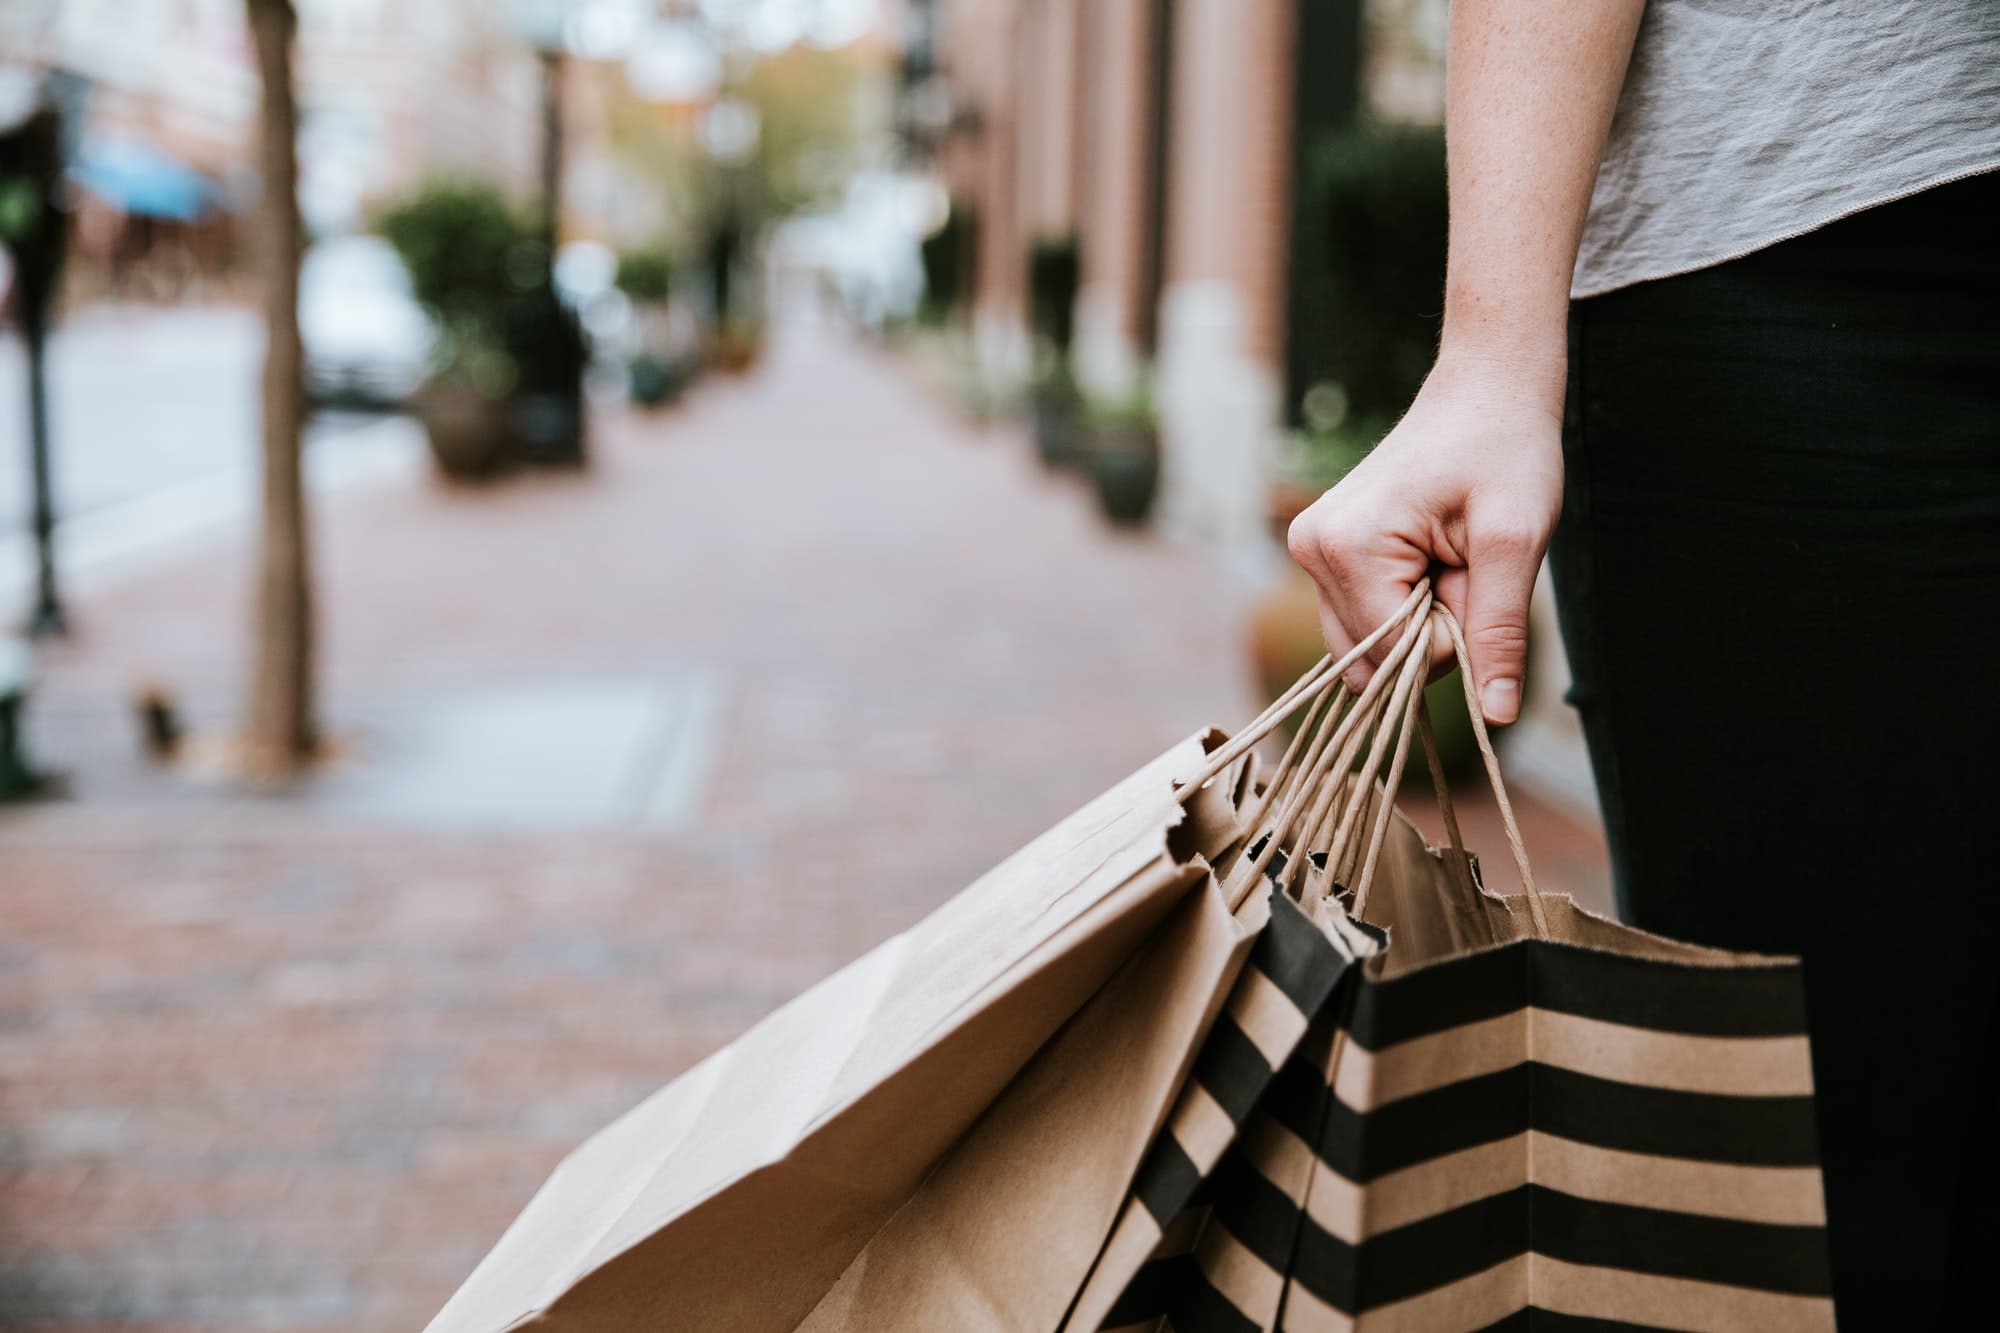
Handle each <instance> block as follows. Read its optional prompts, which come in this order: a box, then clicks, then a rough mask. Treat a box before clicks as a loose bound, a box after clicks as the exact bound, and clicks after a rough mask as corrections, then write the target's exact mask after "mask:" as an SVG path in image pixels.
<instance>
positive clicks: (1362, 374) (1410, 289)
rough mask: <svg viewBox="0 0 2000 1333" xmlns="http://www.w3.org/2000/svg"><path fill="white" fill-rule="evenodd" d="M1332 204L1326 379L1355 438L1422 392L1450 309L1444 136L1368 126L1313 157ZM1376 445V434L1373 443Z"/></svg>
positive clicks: (1317, 179) (1316, 181)
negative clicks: (1336, 390) (1342, 399)
mask: <svg viewBox="0 0 2000 1333" xmlns="http://www.w3.org/2000/svg"><path fill="white" fill-rule="evenodd" d="M1311 176H1312V181H1313V188H1315V189H1318V190H1320V191H1321V192H1322V193H1323V197H1324V198H1325V200H1326V205H1327V232H1326V243H1327V246H1328V250H1327V255H1328V259H1329V263H1328V278H1329V282H1328V290H1327V292H1326V293H1325V300H1326V309H1327V318H1328V326H1329V327H1328V342H1329V349H1328V350H1329V364H1327V365H1326V366H1324V367H1323V369H1324V372H1325V374H1326V375H1327V377H1328V378H1329V379H1331V380H1332V381H1334V382H1335V383H1336V384H1338V385H1339V386H1340V388H1341V389H1342V390H1343V391H1344V393H1345V395H1346V406H1347V418H1348V420H1347V423H1346V428H1347V429H1348V430H1350V431H1351V432H1352V433H1353V434H1354V435H1357V436H1363V435H1371V433H1372V434H1373V435H1376V436H1379V434H1380V433H1381V432H1382V431H1384V430H1386V429H1387V427H1388V425H1389V424H1390V423H1393V422H1394V421H1395V419H1396V418H1397V417H1398V416H1400V415H1401V414H1402V412H1403V410H1404V409H1405V408H1406V407H1408V406H1409V404H1410V400H1411V399H1412V398H1414V397H1416V393H1417V390H1418V388H1419V387H1421V386H1422V384H1423V379H1424V375H1425V374H1426V373H1427V372H1428V371H1429V369H1430V365H1431V361H1432V359H1433V358H1434V357H1435V356H1436V355H1437V344H1438V333H1439V330H1440V328H1441V326H1442V323H1443V315H1444V267H1445V237H1446V204H1445V157H1444V135H1443V132H1442V131H1440V130H1436V129H1430V128H1422V127H1412V126H1385V125H1365V126H1362V127H1360V128H1357V129H1354V130H1351V131H1347V132H1344V133H1342V134H1340V135H1338V136H1335V137H1334V138H1332V139H1330V140H1328V141H1327V142H1326V143H1325V144H1324V145H1322V146H1321V148H1320V150H1319V151H1318V152H1317V153H1316V154H1315V155H1314V158H1313V162H1312V166H1311ZM1370 442H1371V443H1372V439H1371V441H1370Z"/></svg>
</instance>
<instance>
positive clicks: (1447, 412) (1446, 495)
mask: <svg viewBox="0 0 2000 1333" xmlns="http://www.w3.org/2000/svg"><path fill="white" fill-rule="evenodd" d="M1643 8H1644V0H1586V3H1584V4H1580V5H1548V4H1545V3H1541V0H1454V2H1453V4H1452V7H1451V33H1450V45H1449V56H1448V67H1447V71H1446V84H1445V106H1446V111H1445V136H1446V144H1447V158H1448V165H1449V170H1450V174H1451V258H1450V263H1449V266H1448V272H1447V276H1446V280H1445V302H1444V336H1443V340H1442V343H1441V345H1440V347H1439V349H1438V356H1437V361H1436V363H1435V365H1434V366H1433V367H1432V369H1431V373H1430V375H1429V376H1428V377H1427V378H1426V379H1425V381H1424V386H1423V388H1422V389H1421V390H1420V391H1419V392H1418V394H1417V398H1416V401H1415V402H1414V403H1412V404H1411V405H1410V410H1409V411H1408V412H1407V413H1406V414H1405V415H1404V417H1403V419H1402V421H1400V422H1399V423H1398V424H1397V426H1396V428H1395V429H1394V430H1392V431H1390V432H1389V434H1388V436H1387V437H1386V438H1384V439H1383V441H1382V443H1381V444H1380V445H1379V446H1377V448H1376V449H1375V451H1374V452H1373V453H1371V454H1370V455H1369V456H1368V457H1367V459H1365V460H1364V461H1363V462H1362V463H1361V464H1360V466H1358V467H1356V468H1355V469H1354V471H1353V472H1352V473H1350V474H1349V475H1348V476H1347V478H1346V479H1345V480H1343V481H1342V482H1341V483H1340V485H1338V486H1336V487H1334V488H1333V489H1332V490H1330V491H1328V492H1327V493H1326V494H1325V495H1323V496H1321V497H1320V499H1319V500H1318V501H1317V502H1316V503H1315V504H1314V505H1313V506H1312V507H1311V508H1310V509H1308V510H1306V511H1305V512H1304V513H1303V514H1301V515H1299V518H1298V521H1297V522H1295V523H1294V524H1293V525H1292V530H1291V536H1290V547H1291V552H1292V558H1293V559H1295V560H1296V561H1298V563H1299V565H1300V567H1301V568H1303V569H1304V570H1305V571H1306V573H1308V574H1310V575H1311V576H1312V578H1313V581H1314V583H1315V584H1317V585H1318V588H1319V602H1320V625H1321V628H1322V630H1323V631H1324V632H1325V635H1326V641H1327V646H1328V648H1329V649H1331V650H1332V651H1333V652H1334V653H1336V654H1339V653H1344V652H1346V651H1347V650H1348V649H1349V648H1351V647H1352V646H1353V645H1354V644H1355V643H1356V642H1357V641H1358V640H1360V639H1361V638H1362V637H1363V636H1364V635H1366V634H1367V633H1368V632H1369V631H1370V630H1372V629H1373V628H1374V627H1375V626H1376V625H1378V624H1380V623H1381V622H1382V621H1383V620H1386V619H1387V618H1388V617H1389V615H1390V613H1391V612H1393V611H1394V610H1395V608H1396V606H1397V605H1398V604H1399V603H1400V602H1401V601H1402V599H1403V597H1404V595H1405V594H1406V593H1407V592H1408V591H1409V589H1410V588H1411V586H1412V585H1413V584H1415V582H1416V581H1417V580H1418V579H1420V578H1422V577H1423V576H1424V573H1425V572H1426V570H1427V569H1428V568H1429V567H1430V565H1431V564H1432V562H1433V561H1435V562H1436V563H1437V564H1439V565H1440V566H1442V568H1443V573H1442V574H1441V575H1440V576H1439V579H1438V585H1437V586H1438V595H1439V597H1440V598H1442V599H1443V601H1444V602H1445V604H1446V605H1447V606H1449V607H1450V608H1451V609H1452V611H1453V612H1454V613H1455V614H1456V615H1457V616H1458V617H1459V619H1460V620H1461V621H1463V622H1464V625H1465V632H1466V638H1467V642H1468V646H1469V647H1470V648H1471V651H1472V671H1473V677H1474V682H1475V684H1476V685H1477V686H1478V689H1479V699H1480V703H1481V709H1482V711H1483V712H1484V713H1485V714H1486V717H1487V719H1488V720H1489V721H1491V722H1494V723H1507V722H1512V721H1513V720H1514V718H1515V717H1516V715H1517V714H1518V712H1519V710H1520V700H1521V678H1522V674H1523V672H1524V671H1525V670H1526V667H1527V633H1528V598H1529V595H1530V594H1531V593H1532V592H1533V590H1534V583H1535V573H1536V571H1537V570H1538V569H1539V568H1540V567H1541V561H1542V553H1543V552H1544V551H1545V550H1546V549H1547V548H1548V543H1549V536H1550V534H1551V533H1552V532H1553V531H1554V530H1555V524H1556V518H1557V515H1558V514H1559V512H1560V510H1561V507H1562V439H1561V427H1562V404H1563V377H1564V374H1565V371H1566V369H1567V366H1566V356H1565V350H1564V348H1565V321H1566V318H1567V312H1568V308H1569V283H1570V275H1571V270H1572V269H1573V268H1574V267H1575V263H1576V247H1577V241H1578V239H1579V237H1580V236H1581V235H1582V232H1583V219H1584V214H1585V213H1586V211H1587V210H1588V209H1589V206H1590V191H1591V186H1592V184H1593V183H1594V182H1595V180H1596V177H1597V161H1598V157H1599V155H1600V154H1601V153H1602V152H1603V150H1604V136H1605V133H1606V131H1607V129H1608V128H1609V126H1610V124H1611V113H1612V110H1613V108H1614V107H1615V106H1616V105H1617V101H1618V90H1619V87H1620V85H1621V84H1622V83H1623V82H1624V79H1625V64H1626V61H1627V59H1628V58H1629V57H1630V55H1631V51H1632V41H1633V38H1634V36H1635V34H1636V33H1637V31H1638V27H1639V15H1640V11H1641V10H1642V9H1643Z"/></svg>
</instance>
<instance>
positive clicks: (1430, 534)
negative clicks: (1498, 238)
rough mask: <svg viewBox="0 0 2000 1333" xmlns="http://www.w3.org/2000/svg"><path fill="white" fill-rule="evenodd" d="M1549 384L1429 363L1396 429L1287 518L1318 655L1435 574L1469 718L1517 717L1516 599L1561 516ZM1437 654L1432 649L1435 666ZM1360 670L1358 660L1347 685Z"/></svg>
mask: <svg viewBox="0 0 2000 1333" xmlns="http://www.w3.org/2000/svg"><path fill="white" fill-rule="evenodd" d="M1561 380H1562V376H1561V370H1560V368H1557V369H1556V370H1555V372H1554V376H1553V381H1554V383H1555V384H1556V385H1557V386H1560V384H1561ZM1549 382H1550V375H1549V374H1548V373H1547V371H1546V370H1543V371H1541V372H1539V373H1533V372H1528V371H1526V370H1525V368H1524V367H1522V366H1519V365H1514V366H1506V365H1501V364H1498V363H1490V362H1476V361H1454V360H1452V359H1450V358H1449V356H1446V357H1441V358H1440V359H1439V361H1438V364H1437V366H1436V367H1435V368H1434V369H1433V370H1432V371H1431V374H1430V377H1429V379H1427V380H1426V381H1425V382H1424V387H1423V389H1422V391H1421V392H1419V393H1418V395H1417V398H1416V401H1415V402H1414V403H1413V404H1411V406H1410V410H1409V412H1408V413H1407V414H1406V415H1405V416H1404V417H1403V420H1402V421H1401V422H1400V423H1399V424H1398V425H1397V426H1396V428H1395V429H1394V430H1392V431H1390V432H1389V434H1388V436H1387V437H1386V438H1385V439H1384V440H1383V441H1382V443H1381V444H1380V445H1378V446H1377V447H1376V449H1375V451H1374V452H1373V453H1371V454H1369V455H1368V457H1367V458H1366V459H1364V460H1363V461H1362V462H1361V464H1360V465H1359V466H1358V467H1356V468H1355V469H1354V471H1353V472H1351V473H1349V474H1348V476H1347V477H1346V479H1345V480H1343V481H1342V482H1341V483H1340V484H1339V485H1338V486H1335V487H1334V488H1333V489H1332V490H1330V491H1328V492H1327V493H1326V494H1324V495H1322V496H1321V497H1320V498H1319V499H1318V501H1316V502H1315V503H1314V504H1313V505H1312V507H1311V508H1309V509H1307V510H1306V511H1305V512H1304V513H1303V514H1300V515H1299V517H1298V519H1297V521H1296V522H1294V523H1293V524H1292V528H1291V533H1290V540H1289V542H1288V545H1289V546H1290V548H1291V552H1292V558H1293V559H1294V560H1296V561H1298V563H1299V566H1300V568H1302V569H1304V570H1305V572H1306V573H1308V574H1310V575H1311V576H1312V579H1313V582H1314V583H1315V584H1317V585H1318V587H1319V616H1320V627H1321V629H1322V631H1323V632H1324V633H1325V635H1326V642H1327V648H1328V650H1329V651H1331V652H1332V653H1334V654H1335V655H1336V656H1338V655H1341V654H1343V653H1345V652H1347V651H1348V650H1349V649H1351V648H1352V647H1353V646H1354V645H1355V643H1356V642H1358V641H1359V640H1360V639H1361V638H1362V637H1363V636H1365V635H1366V634H1368V632H1369V631H1371V630H1373V629H1374V628H1375V627H1376V626H1377V625H1379V624H1381V623H1382V622H1383V621H1384V620H1386V619H1388V618H1389V616H1390V615H1391V614H1392V613H1393V612H1394V611H1395V610H1396V608H1397V606H1399V605H1400V604H1401V603H1402V601H1403V599H1404V597H1405V596H1406V595H1408V593H1409V591H1410V588H1411V587H1412V586H1413V585H1414V584H1415V583H1416V581H1417V580H1418V579H1420V578H1422V577H1423V576H1424V575H1425V574H1426V573H1427V572H1429V571H1430V570H1431V568H1432V566H1433V565H1436V566H1439V567H1440V573H1439V575H1438V579H1437V592H1438V596H1439V598H1440V599H1441V600H1442V601H1443V602H1444V604H1445V605H1446V606H1448V607H1450V608H1451V610H1452V613H1453V614H1454V615H1456V616H1457V617H1458V618H1459V620H1460V622H1461V623H1462V624H1463V625H1464V626H1465V636H1466V644H1467V646H1468V647H1469V648H1470V649H1471V652H1472V675H1473V681H1474V684H1475V685H1476V686H1477V687H1478V691H1479V702H1480V711H1481V712H1483V713H1484V714H1485V715H1486V720H1487V721H1488V722H1491V723H1494V724H1496V725H1499V724H1505V723H1509V722H1512V721H1513V720H1514V719H1515V718H1516V717H1517V716H1518V715H1519V713H1520V708H1521V683H1522V679H1523V677H1524V675H1525V673H1526V670H1527V656H1528V599H1529V597H1530V595H1531V594H1532V593H1533V591H1534V586H1535V574H1536V571H1537V570H1539V569H1540V568H1541V563H1542V553H1543V552H1544V551H1545V550H1547V549H1548V544H1549V536H1550V534H1551V533H1553V532H1554V531H1555V525H1556V517H1557V515H1558V514H1559V512H1560V511H1561V508H1562V479H1563V469H1562V439H1561V426H1562V422H1561V418H1560V414H1559V408H1558V407H1557V406H1556V403H1557V402H1558V401H1559V398H1558V397H1557V396H1556V395H1552V394H1551V393H1550V392H1549V389H1548V385H1549ZM1558 393H1559V390H1558ZM1384 651H1386V647H1385V648H1382V649H1378V650H1377V652H1378V654H1379V653H1381V652H1384ZM1450 652H1451V648H1450V645H1449V644H1444V645H1440V657H1441V658H1442V657H1448V656H1449V655H1450ZM1371 670H1372V664H1368V663H1363V664H1360V665H1358V666H1357V668H1356V670H1355V672H1353V673H1351V677H1352V680H1353V683H1356V684H1358V683H1359V681H1360V680H1363V679H1365V678H1366V677H1367V675H1368V674H1369V673H1370V671H1371Z"/></svg>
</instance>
